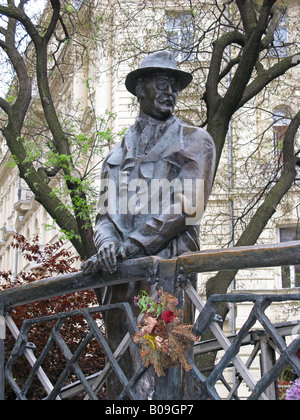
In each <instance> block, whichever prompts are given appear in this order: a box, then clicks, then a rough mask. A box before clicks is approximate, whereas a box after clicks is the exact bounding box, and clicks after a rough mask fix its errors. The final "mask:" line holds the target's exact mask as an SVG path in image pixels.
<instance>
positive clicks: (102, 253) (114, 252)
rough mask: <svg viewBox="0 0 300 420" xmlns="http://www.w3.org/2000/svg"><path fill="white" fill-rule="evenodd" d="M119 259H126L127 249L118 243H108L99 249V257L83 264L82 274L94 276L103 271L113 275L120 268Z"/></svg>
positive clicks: (95, 256)
mask: <svg viewBox="0 0 300 420" xmlns="http://www.w3.org/2000/svg"><path fill="white" fill-rule="evenodd" d="M118 258H119V259H125V258H126V252H125V249H124V248H123V247H122V246H121V245H120V244H119V243H118V242H116V241H106V242H104V243H103V244H102V245H101V247H100V248H99V251H98V254H97V255H94V256H93V257H91V258H89V259H88V260H87V261H85V262H84V263H83V264H82V266H81V270H82V273H83V274H85V275H88V274H89V275H94V274H97V273H98V271H100V270H101V271H104V272H109V273H111V274H113V273H115V272H116V271H117V268H118Z"/></svg>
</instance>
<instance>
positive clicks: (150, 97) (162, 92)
mask: <svg viewBox="0 0 300 420" xmlns="http://www.w3.org/2000/svg"><path fill="white" fill-rule="evenodd" d="M178 92H179V82H178V79H177V78H176V77H175V76H173V75H171V74H170V73H164V72H162V73H154V74H153V75H151V76H147V77H145V78H144V94H143V95H142V97H141V98H140V105H141V111H143V112H144V113H145V114H147V115H150V116H151V117H153V118H156V119H158V120H166V119H167V118H169V117H171V116H172V114H173V112H174V108H175V105H176V102H177V98H178Z"/></svg>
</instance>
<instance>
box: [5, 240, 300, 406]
mask: <svg viewBox="0 0 300 420" xmlns="http://www.w3.org/2000/svg"><path fill="white" fill-rule="evenodd" d="M289 265H300V241H295V242H287V243H283V244H275V245H264V246H253V247H240V248H237V247H236V248H230V249H226V250H213V251H201V252H194V253H188V254H184V255H182V256H180V257H178V258H176V259H170V260H162V259H160V258H158V257H147V258H141V259H136V260H128V261H124V262H123V263H121V264H120V267H119V269H118V271H117V273H115V274H114V275H108V274H105V275H104V274H98V275H96V276H85V275H83V274H82V273H81V272H78V273H75V274H70V275H65V276H61V277H57V278H50V279H45V280H41V281H37V282H34V283H31V284H28V285H25V286H20V287H17V288H13V289H8V290H5V291H2V292H0V400H4V399H5V383H6V382H7V383H8V384H9V386H10V387H11V388H12V390H13V391H14V393H15V396H16V399H19V400H26V399H27V393H28V390H29V388H30V386H31V384H32V381H33V379H34V378H36V377H37V378H38V379H39V380H40V382H41V384H42V386H43V387H44V389H45V392H46V395H47V397H46V398H45V399H48V400H60V399H68V398H71V397H73V396H75V395H78V394H83V395H84V399H92V400H97V399H99V398H98V395H97V393H98V391H99V389H101V387H102V386H103V384H104V383H105V381H106V379H107V377H108V375H110V374H111V372H112V371H113V372H114V373H115V375H116V376H117V378H118V379H119V381H120V383H121V385H122V388H123V390H122V392H121V393H120V395H119V399H130V400H137V399H139V398H140V396H139V394H138V393H137V392H136V386H137V384H138V382H139V380H140V378H141V377H142V376H143V375H144V374H145V371H146V368H145V367H144V366H142V365H140V366H139V368H137V371H136V372H134V374H133V376H132V377H131V378H127V377H126V375H125V373H124V372H123V370H122V368H121V366H120V359H121V358H122V356H123V355H124V353H125V351H126V349H127V348H128V347H129V345H130V344H131V345H132V337H133V336H134V334H135V332H136V331H137V330H136V322H137V321H136V319H135V318H134V317H133V314H132V310H131V307H130V305H129V304H128V303H117V304H111V305H103V306H97V307H91V308H86V309H82V310H76V309H75V310H74V311H72V312H64V313H59V314H57V315H51V316H47V317H41V318H36V319H28V320H24V323H23V325H22V327H21V330H20V331H19V330H18V328H17V327H16V325H15V323H14V321H13V319H12V318H11V316H10V313H11V310H12V309H13V308H15V307H18V306H21V305H24V304H27V303H32V302H38V301H42V300H46V299H49V298H52V297H57V296H62V295H67V294H70V293H74V292H77V291H83V290H90V289H98V288H103V287H107V286H113V285H120V284H124V283H129V282H138V281H145V280H146V282H147V283H148V284H149V285H151V284H152V285H154V284H158V286H159V287H163V290H164V291H168V292H169V293H173V294H174V293H175V292H177V293H178V292H180V293H181V294H182V295H183V296H185V299H187V298H188V299H190V301H191V302H192V303H193V305H194V306H195V308H196V309H197V311H198V312H199V316H198V318H197V320H196V323H195V330H196V331H197V333H198V334H199V335H201V334H202V333H204V332H205V331H206V330H208V329H210V330H211V332H212V333H213V335H214V337H215V339H214V340H210V341H208V342H201V343H197V344H196V345H195V346H194V354H195V355H200V354H203V353H206V352H211V351H219V350H222V352H223V353H222V357H221V358H220V360H219V361H218V363H217V364H216V365H215V366H212V367H210V368H209V369H206V371H205V372H204V371H201V370H199V369H198V367H197V366H196V364H195V362H194V356H193V354H192V353H193V352H191V354H190V355H189V359H188V361H189V363H190V365H191V366H192V375H193V378H194V384H193V387H192V393H191V392H190V394H189V398H190V399H201V400H202V399H212V400H219V399H221V396H220V395H219V393H218V387H217V386H216V384H217V383H218V382H220V381H221V382H222V383H223V384H224V385H225V388H226V389H227V391H228V394H227V396H226V398H227V399H239V397H238V387H239V386H240V385H241V384H242V383H245V384H246V385H247V387H248V389H249V395H248V399H250V400H251V399H253V400H255V399H263V400H268V399H276V398H278V392H277V379H278V378H279V376H280V375H281V373H282V371H283V370H284V369H285V368H286V367H287V366H291V368H292V369H293V372H294V373H295V375H297V376H299V377H300V360H299V358H298V357H297V353H298V355H299V349H300V321H298V320H296V321H294V322H292V323H287V324H281V325H276V324H273V323H272V322H271V320H270V319H269V318H268V316H267V315H266V310H267V308H268V307H270V305H272V303H275V304H279V303H284V302H296V304H298V303H297V302H299V301H300V293H299V294H298V293H297V294H278V293H277V294H263V295H256V294H239V293H229V294H226V295H213V296H211V297H210V298H209V299H208V301H207V302H206V303H204V302H203V301H202V299H201V298H200V296H199V295H198V293H197V291H196V290H195V289H194V287H193V285H192V283H191V282H190V281H189V278H190V275H191V274H192V273H207V272H214V271H219V270H229V269H251V268H263V267H279V266H289ZM219 302H227V303H232V304H237V303H239V302H251V303H252V305H253V309H252V310H251V313H250V315H249V317H248V319H247V320H246V322H245V323H244V325H243V326H242V328H241V329H240V331H239V333H238V334H236V335H234V336H230V337H228V336H226V335H225V334H224V332H223V331H222V329H221V327H220V325H219V321H220V319H219V317H218V315H217V311H216V307H215V305H216V304H217V303H219ZM114 309H121V310H123V311H124V313H125V315H126V319H127V323H126V326H127V329H128V333H127V334H126V336H125V337H124V339H123V340H122V341H121V342H120V344H119V346H118V348H117V349H116V350H115V351H114V352H112V351H111V349H110V347H109V345H108V343H107V341H106V339H105V337H104V335H103V333H102V332H101V331H100V329H99V325H98V324H97V322H96V321H95V320H94V318H93V315H94V314H95V313H99V312H101V313H105V312H107V311H110V310H114ZM78 314H80V315H82V316H83V317H84V318H85V320H86V323H87V333H86V336H85V338H84V339H83V340H82V341H81V342H80V343H78V346H77V348H76V350H75V351H74V350H73V352H71V350H70V349H69V348H68V346H67V344H66V342H65V340H64V339H63V337H62V336H61V334H60V330H61V328H62V326H63V324H64V323H65V322H66V320H67V319H71V318H72V317H74V316H76V315H78ZM299 318H300V316H299ZM49 321H52V322H54V323H55V325H54V327H53V329H52V331H51V334H50V337H49V339H48V342H47V344H46V345H45V347H44V349H43V350H42V352H41V354H40V355H38V356H37V357H36V356H35V354H34V349H33V346H32V343H29V342H28V334H29V331H30V329H31V328H32V327H33V326H35V327H36V326H38V325H42V324H43V323H46V322H49ZM257 321H259V323H260V324H261V326H262V329H261V330H253V327H254V325H255V323H256V322H257ZM6 328H9V329H10V331H11V332H12V334H13V336H14V337H15V339H16V343H15V346H14V348H13V350H12V352H11V354H10V355H9V358H8V361H7V362H6V363H5V329H6ZM287 336H291V338H290V339H289V344H287V342H286V340H285V337H287ZM92 340H96V341H97V342H98V344H99V345H100V347H101V348H102V350H103V352H104V354H105V356H106V365H105V368H104V369H103V370H102V371H100V372H98V371H97V366H95V374H94V375H90V376H88V377H86V376H85V375H84V373H83V371H82V369H81V367H80V363H79V359H80V357H81V356H82V354H83V352H84V350H85V349H86V347H87V346H88V345H89V343H90V342H91V341H92ZM54 343H55V344H56V345H58V347H59V348H60V350H61V352H62V353H63V355H64V358H65V359H66V366H65V369H64V371H63V372H62V373H61V375H60V376H59V379H58V380H57V382H56V383H54V384H52V383H51V382H50V380H49V379H48V377H47V375H46V373H45V372H44V370H43V368H42V364H43V362H44V360H45V359H46V358H47V355H48V354H49V351H50V350H51V348H52V346H53V345H54ZM244 345H252V346H253V351H252V353H251V354H250V357H249V359H248V360H247V361H246V362H244V361H243V360H242V358H241V357H240V355H239V353H240V351H241V348H242V346H244ZM258 353H260V356H261V375H260V377H259V378H258V379H255V378H254V377H253V375H252V373H251V371H250V366H251V364H252V363H253V361H254V359H255V357H256V356H257V354H258ZM24 356H25V357H26V358H27V360H28V362H29V364H30V365H31V367H32V369H31V371H30V374H29V375H28V378H27V380H26V381H25V383H24V384H18V383H17V382H16V380H15V378H14V374H13V368H14V365H15V363H16V361H17V360H18V359H19V358H20V357H24ZM230 366H232V367H233V372H234V373H235V380H234V381H233V385H230V384H229V383H228V382H227V381H226V379H225V375H224V374H223V373H224V371H225V370H226V369H227V368H228V367H230ZM71 373H73V374H74V375H75V376H76V378H77V379H76V381H75V382H73V383H71V384H67V382H68V378H69V377H70V374H71ZM180 375H181V374H180V369H179V368H173V369H169V370H168V371H167V372H166V377H162V378H158V379H157V380H156V385H155V390H154V391H153V392H152V393H151V395H149V396H148V399H151V398H152V399H154V400H155V399H156V400H182V399H184V398H185V397H186V393H185V390H184V386H182V383H181V381H180V378H181V376H180ZM190 388H191V387H190ZM184 396H185V397H184ZM222 398H223V395H222Z"/></svg>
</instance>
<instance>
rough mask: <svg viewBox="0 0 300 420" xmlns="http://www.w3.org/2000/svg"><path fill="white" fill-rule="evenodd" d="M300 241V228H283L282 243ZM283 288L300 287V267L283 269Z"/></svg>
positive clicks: (292, 266) (293, 266)
mask: <svg viewBox="0 0 300 420" xmlns="http://www.w3.org/2000/svg"><path fill="white" fill-rule="evenodd" d="M299 240H300V226H294V227H288V228H281V229H280V242H290V241H299ZM281 278H282V287H283V288H285V289H286V288H291V287H300V265H290V266H289V265H287V266H284V267H281Z"/></svg>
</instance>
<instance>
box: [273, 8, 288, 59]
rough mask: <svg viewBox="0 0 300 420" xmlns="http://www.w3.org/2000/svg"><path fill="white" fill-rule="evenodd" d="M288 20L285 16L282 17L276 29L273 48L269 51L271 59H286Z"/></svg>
mask: <svg viewBox="0 0 300 420" xmlns="http://www.w3.org/2000/svg"><path fill="white" fill-rule="evenodd" d="M287 28H288V18H287V16H286V15H282V17H281V19H280V21H279V24H278V28H277V29H276V31H275V33H274V41H273V48H272V49H271V51H270V56H271V57H286V56H287V55H288V51H287V43H288V38H289V34H288V29H287Z"/></svg>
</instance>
